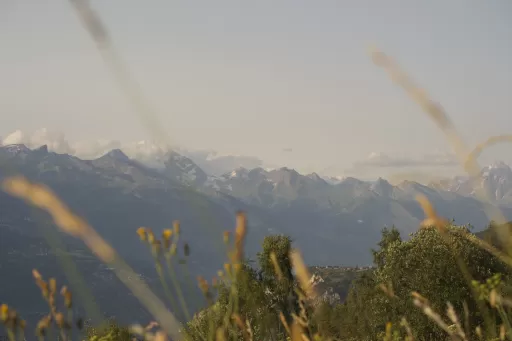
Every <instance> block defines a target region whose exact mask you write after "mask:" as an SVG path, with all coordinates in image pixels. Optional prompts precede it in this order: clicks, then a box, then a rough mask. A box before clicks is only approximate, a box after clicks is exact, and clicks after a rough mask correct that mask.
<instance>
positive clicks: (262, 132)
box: [0, 0, 512, 178]
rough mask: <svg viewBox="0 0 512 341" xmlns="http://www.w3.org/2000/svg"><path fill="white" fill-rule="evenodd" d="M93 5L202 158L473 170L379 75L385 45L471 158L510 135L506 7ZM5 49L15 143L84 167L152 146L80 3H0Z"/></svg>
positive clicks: (6, 97)
mask: <svg viewBox="0 0 512 341" xmlns="http://www.w3.org/2000/svg"><path fill="white" fill-rule="evenodd" d="M91 5H92V6H93V8H94V9H95V10H96V11H97V12H98V14H99V15H100V17H101V18H102V20H103V21H104V23H105V25H106V27H107V28H108V30H109V32H110V34H111V36H112V40H113V42H114V45H115V48H116V51H117V52H118V53H119V55H120V56H121V58H122V59H123V61H124V63H125V64H126V66H127V67H128V69H129V71H130V73H131V74H132V76H133V77H134V79H136V80H137V82H138V84H139V86H140V88H141V91H142V93H143V94H144V96H145V97H146V98H147V100H148V101H149V102H150V103H151V105H152V106H153V107H154V108H155V110H156V112H157V117H158V125H159V127H161V128H162V129H164V130H165V131H166V132H167V134H168V136H169V137H170V139H171V141H172V143H173V144H174V145H179V146H184V147H185V148H187V149H190V150H215V151H217V152H218V153H220V154H224V155H245V156H251V157H254V158H256V159H260V160H262V163H263V164H265V165H272V166H282V165H286V166H288V167H293V168H296V169H297V170H299V171H301V172H304V173H307V172H313V171H315V172H318V173H321V174H326V175H351V176H359V177H362V178H364V177H375V176H384V177H392V176H396V175H397V174H408V175H407V176H412V175H411V174H413V173H418V172H420V173H422V174H435V175H447V174H452V173H453V174H455V173H457V172H460V171H461V170H460V168H459V167H458V166H457V164H456V162H455V160H454V159H453V156H452V154H451V149H450V146H449V144H448V142H447V140H446V139H445V137H444V136H443V135H442V134H441V132H440V131H439V130H438V129H437V128H436V126H435V125H434V124H433V123H432V122H431V121H430V119H429V118H428V117H427V116H426V115H425V114H424V113H423V112H422V111H421V108H420V107H419V106H418V105H416V104H415V103H413V102H412V101H411V100H410V99H409V98H408V97H407V96H406V94H405V93H404V92H403V90H402V89H400V88H399V87H397V86H396V85H395V84H393V82H392V81H391V80H390V79H389V77H388V76H387V74H386V73H385V72H384V71H383V70H382V69H380V68H378V67H376V66H375V65H374V64H373V63H372V61H371V58H370V57H369V55H368V47H369V46H371V45H373V46H377V47H378V48H379V49H381V50H383V51H384V52H385V53H387V54H388V55H390V56H391V57H393V58H394V59H395V60H396V61H397V62H398V63H399V65H400V66H401V67H402V68H403V69H404V70H405V71H406V72H407V73H408V74H409V75H410V76H411V77H412V78H413V79H414V80H415V81H416V82H417V83H418V84H420V85H421V86H422V87H423V88H424V89H425V90H426V91H427V92H428V93H429V94H430V96H431V97H432V98H433V99H434V100H435V101H437V102H438V103H441V104H442V106H443V107H444V108H445V109H446V111H447V112H448V114H449V115H450V117H451V119H452V120H453V121H454V123H455V125H456V127H457V129H458V131H459V132H460V133H461V135H462V136H463V137H464V139H465V140H466V141H467V143H468V145H469V147H470V148H472V147H473V146H475V145H476V144H478V143H481V142H482V141H484V140H485V139H487V138H488V137H490V136H492V135H497V134H507V133H512V114H511V112H510V108H512V96H510V89H512V44H510V41H511V39H512V21H511V20H510V18H511V17H512V2H510V1H508V0H497V1H479V0H450V1H446V0H430V1H412V0H403V1H398V0H388V1H376V0H375V1H370V0H368V1H365V0H358V1H349V0H347V1H328V0H326V1H305V0H304V1H302V0H294V1H291V0H290V1H285V0H283V1H279V2H275V1H266V0H261V1H251V2H249V1H244V2H241V1H215V2H213V1H202V2H191V1H181V2H178V1H169V0H146V1H140V0H109V1H105V0H103V1H92V2H91ZM0 42H1V44H0V115H1V116H0V117H1V122H2V124H1V125H0V136H1V137H2V138H4V140H5V139H6V138H7V137H9V136H10V134H11V133H12V132H13V131H16V130H20V131H22V132H23V134H22V136H23V139H25V140H30V139H31V138H32V139H33V134H36V135H37V134H39V135H37V136H39V137H41V130H40V129H41V128H46V129H47V130H44V132H48V131H51V132H52V133H51V134H49V133H46V135H44V134H43V135H44V136H43V137H49V136H50V137H55V138H57V139H58V140H59V141H60V142H62V141H65V142H66V143H67V144H68V145H72V146H73V151H74V152H76V153H78V154H79V149H80V148H89V149H88V150H91V148H92V149H94V148H95V147H94V146H97V145H103V146H104V145H105V143H106V144H107V145H121V146H122V145H124V144H128V143H132V142H133V141H139V140H151V139H152V138H153V137H154V132H152V131H150V130H148V129H146V128H145V126H144V124H143V121H142V120H141V116H140V115H139V114H138V113H137V111H136V110H134V108H133V107H132V106H131V105H130V101H129V100H128V99H127V98H126V97H125V96H124V95H123V93H122V92H121V91H120V90H119V87H118V86H117V83H116V82H115V81H114V79H113V78H112V76H111V73H110V72H109V71H110V70H109V69H108V67H107V66H106V64H105V63H104V62H103V60H102V59H101V56H100V54H99V52H98V50H97V49H96V47H95V45H94V43H93V42H92V40H91V38H90V37H89V35H88V34H87V32H86V31H85V30H84V28H83V27H82V26H81V23H80V21H79V19H78V17H77V16H76V14H75V13H74V12H73V9H72V7H71V6H70V4H69V3H68V1H66V0H60V1H41V0H24V1H18V0H1V1H0ZM17 134H18V135H16V136H18V137H19V136H21V135H20V133H19V132H18V133H17ZM14 140H16V139H14ZM18 140H19V138H18ZM36 140H37V141H39V140H40V139H37V138H36ZM9 141H13V137H12V136H11V137H10V138H8V139H7V140H6V142H9ZM105 141H107V142H105ZM112 141H115V143H113V144H112ZM4 142H5V141H4ZM60 142H59V143H60ZM59 143H55V146H58V145H59ZM102 143H103V144H102ZM108 143H111V144H108ZM78 146H80V147H78ZM56 148H57V147H56ZM80 150H81V149H80ZM496 160H504V161H506V162H509V163H511V164H512V153H510V146H509V145H502V146H499V147H493V148H491V149H489V150H488V151H486V152H485V153H484V155H483V156H482V158H481V161H482V164H484V163H490V162H493V161H496ZM404 176H405V175H404Z"/></svg>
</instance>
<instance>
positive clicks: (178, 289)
mask: <svg viewBox="0 0 512 341" xmlns="http://www.w3.org/2000/svg"><path fill="white" fill-rule="evenodd" d="M165 261H166V263H167V270H168V271H169V276H170V277H171V281H172V283H173V285H174V287H175V289H176V292H177V293H178V299H179V301H180V304H181V308H182V309H183V312H184V313H185V318H186V319H187V321H189V320H190V314H189V312H188V309H187V303H186V302H185V297H184V296H183V292H182V291H181V286H180V283H179V282H178V279H177V278H176V274H175V272H174V268H173V267H172V263H171V256H170V255H167V254H166V256H165Z"/></svg>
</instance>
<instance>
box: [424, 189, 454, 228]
mask: <svg viewBox="0 0 512 341" xmlns="http://www.w3.org/2000/svg"><path fill="white" fill-rule="evenodd" d="M416 201H418V203H419V204H420V206H421V208H422V209H423V212H425V216H426V218H425V220H423V221H422V222H421V226H422V227H423V228H426V227H435V228H437V230H438V231H439V232H445V231H446V226H447V225H448V224H449V222H448V220H446V219H444V218H441V217H439V216H438V215H437V213H436V211H435V210H434V207H433V206H432V204H431V203H430V201H429V200H428V199H427V197H426V196H424V195H421V194H420V195H417V196H416Z"/></svg>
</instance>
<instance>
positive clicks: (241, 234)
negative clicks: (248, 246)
mask: <svg viewBox="0 0 512 341" xmlns="http://www.w3.org/2000/svg"><path fill="white" fill-rule="evenodd" d="M246 233H247V217H246V215H245V213H244V212H241V211H240V212H237V214H236V228H235V250H236V255H235V260H236V262H239V261H240V260H241V259H242V257H243V253H244V247H243V243H244V239H245V235H246Z"/></svg>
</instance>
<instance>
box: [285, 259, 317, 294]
mask: <svg viewBox="0 0 512 341" xmlns="http://www.w3.org/2000/svg"><path fill="white" fill-rule="evenodd" d="M290 259H291V261H292V266H293V268H294V269H295V274H296V276H297V278H298V280H299V284H300V286H301V288H302V290H303V291H304V293H305V294H306V296H307V297H308V298H315V297H316V293H315V290H314V288H313V286H312V285H311V274H310V273H309V271H308V269H307V267H306V265H305V264H304V261H303V260H302V257H301V255H300V253H299V251H297V250H291V251H290Z"/></svg>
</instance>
